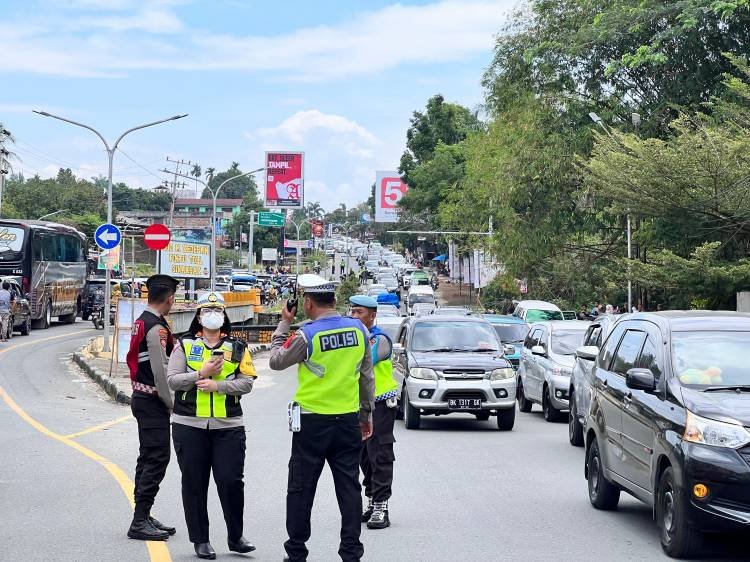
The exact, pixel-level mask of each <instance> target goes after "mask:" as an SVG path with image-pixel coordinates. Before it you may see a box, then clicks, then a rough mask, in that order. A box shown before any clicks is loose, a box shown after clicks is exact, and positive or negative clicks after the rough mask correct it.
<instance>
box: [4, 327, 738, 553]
mask: <svg viewBox="0 0 750 562" xmlns="http://www.w3.org/2000/svg"><path fill="white" fill-rule="evenodd" d="M89 326H90V324H89V323H82V322H79V323H78V324H76V325H74V326H58V325H55V326H53V327H52V328H51V329H50V330H46V331H37V332H33V333H32V335H31V336H29V337H15V338H14V339H13V340H12V341H11V342H9V343H5V344H0V387H1V388H2V391H0V427H1V428H2V430H0V447H2V451H3V454H2V461H1V462H0V466H1V467H2V470H1V471H0V518H1V519H0V520H1V521H2V524H1V525H0V545H2V547H0V560H8V561H35V560H40V561H41V560H44V561H52V560H65V561H82V560H83V561H88V560H91V561H102V562H103V561H113V562H115V561H116V562H122V561H131V560H133V561H137V560H144V561H145V560H169V559H170V557H171V559H172V560H195V559H196V558H195V555H194V552H193V548H192V545H191V544H190V543H189V542H188V540H187V531H186V528H185V523H184V519H183V514H182V508H181V502H180V489H179V482H180V474H179V469H178V467H177V463H176V461H175V460H174V458H173V462H172V463H171V464H170V467H169V471H168V474H167V477H166V479H165V482H164V484H163V486H162V490H161V492H160V494H159V496H158V498H157V501H156V505H155V508H154V515H155V516H156V517H157V518H159V519H161V520H162V521H164V522H167V523H171V524H174V525H175V526H176V527H177V529H178V530H177V535H176V536H174V537H172V538H171V539H170V540H169V541H168V543H166V545H165V544H152V543H149V544H148V545H147V544H146V543H142V542H139V541H133V540H129V539H127V538H126V536H125V533H126V530H127V527H128V524H129V522H130V519H131V514H132V511H131V506H130V504H129V499H128V494H129V490H128V487H129V486H132V483H131V482H130V480H132V477H133V470H134V464H135V459H136V455H137V435H136V426H135V422H134V420H132V418H130V417H129V413H130V411H129V408H128V407H125V406H121V405H118V404H115V403H113V402H112V401H110V400H109V398H107V397H106V396H105V395H103V394H102V393H101V392H100V391H99V390H98V387H96V386H94V385H93V384H92V383H91V382H89V381H88V379H87V378H86V377H85V376H83V375H82V374H80V373H79V372H78V371H77V370H76V369H75V368H73V367H72V366H71V363H70V361H69V355H70V353H71V352H72V351H74V350H75V349H77V348H78V347H79V346H81V345H82V344H83V343H84V342H85V341H86V339H87V338H89V337H91V336H92V335H93V334H94V332H93V331H92V330H90V329H89ZM256 359H257V361H256V362H257V366H258V368H259V370H260V378H259V380H258V382H257V384H256V387H255V390H254V391H253V393H252V394H251V395H250V396H248V397H246V398H245V399H244V400H243V406H244V409H245V412H246V420H245V421H246V429H247V433H248V442H247V463H246V472H245V480H246V494H245V496H246V513H245V536H246V537H247V538H248V539H249V540H251V541H252V542H254V544H255V545H256V546H257V547H258V550H257V551H256V552H255V553H253V554H252V555H249V556H245V557H244V558H246V559H248V560H263V561H266V560H269V561H279V560H281V558H282V556H283V554H284V552H283V547H282V543H283V541H284V540H285V538H286V536H285V530H284V498H285V488H286V481H287V461H288V456H289V448H290V435H289V432H288V431H287V428H286V403H287V401H288V400H289V399H290V397H291V396H292V394H293V391H294V387H295V378H296V377H295V374H294V372H293V371H292V370H288V371H285V372H281V373H275V372H270V371H269V370H268V369H267V367H266V365H267V363H266V361H267V360H266V359H265V358H264V357H263V356H262V355H259V356H258V357H257V358H256ZM29 416H30V417H29ZM516 420H517V421H516V427H515V429H514V430H513V431H512V432H508V433H501V432H499V431H497V429H496V426H495V424H494V422H493V421H492V420H490V421H487V422H478V421H476V420H475V419H474V418H473V417H470V416H467V415H454V416H447V417H441V418H425V419H424V420H423V429H421V430H419V431H406V430H404V429H403V425H402V423H401V422H397V435H396V438H397V440H398V443H397V445H396V457H397V462H396V470H395V484H394V497H393V499H392V500H391V504H390V508H391V521H392V526H391V528H389V529H387V530H380V531H372V530H368V529H366V528H364V529H363V533H362V536H363V542H364V543H365V559H366V560H372V561H387V562H393V561H398V562H405V561H465V560H466V561H468V560H524V561H527V560H545V561H546V560H550V559H554V560H608V561H611V560H649V561H651V560H660V559H664V556H663V555H662V552H661V548H660V546H659V542H658V536H657V532H656V529H655V527H654V524H653V523H652V521H651V516H650V511H649V509H648V508H647V507H646V506H644V505H642V504H641V503H639V502H637V501H635V500H633V499H631V498H629V497H628V496H625V495H623V499H622V501H621V503H620V509H619V510H618V511H616V512H611V513H603V512H599V511H595V510H594V509H593V508H592V507H591V506H590V505H589V502H588V498H587V494H586V481H585V480H584V478H583V450H582V449H577V448H573V447H571V446H570V445H569V444H568V442H567V433H566V431H567V428H566V425H565V424H549V423H546V422H545V421H544V420H543V419H542V415H541V412H539V411H536V410H535V411H534V412H533V413H531V414H522V413H519V414H518V415H517V418H516ZM92 428H94V430H93V431H90V432H88V433H83V434H80V432H84V431H87V430H89V429H92ZM97 428H98V429H97ZM66 436H67V437H66ZM126 491H128V494H126ZM210 514H211V515H210V517H211V524H212V527H211V529H212V531H211V536H212V544H213V546H214V547H215V548H216V550H217V552H218V559H219V560H221V559H224V560H240V559H242V558H243V556H241V555H237V554H230V553H229V552H228V551H227V549H226V530H225V527H224V523H223V520H222V516H221V511H220V507H219V504H218V500H217V497H216V493H215V489H213V487H212V489H211V492H210ZM338 525H339V515H338V511H337V506H336V503H335V496H334V493H333V487H332V481H331V478H330V473H329V472H328V470H326V471H324V473H323V476H322V478H321V481H320V484H319V487H318V496H317V499H316V503H315V507H314V511H313V536H312V539H311V540H310V542H309V544H308V546H309V548H310V561H311V562H312V561H326V562H328V561H334V560H337V559H338V558H337V556H336V550H337V543H338V528H339V527H338ZM149 545H150V546H149ZM738 548H740V547H738ZM729 554H730V557H731V556H733V557H734V559H742V558H743V557H744V553H743V552H740V551H739V550H738V551H736V552H734V553H732V552H730V553H729ZM720 556H727V551H726V550H722V543H721V541H714V544H713V546H712V547H711V548H709V550H708V551H707V553H706V557H707V558H710V559H717V558H719V557H720Z"/></svg>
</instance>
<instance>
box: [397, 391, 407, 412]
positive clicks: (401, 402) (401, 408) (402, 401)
mask: <svg viewBox="0 0 750 562" xmlns="http://www.w3.org/2000/svg"><path fill="white" fill-rule="evenodd" d="M404 404H406V386H405V385H404V390H402V391H401V397H400V398H399V400H398V405H397V406H396V419H397V420H402V419H404Z"/></svg>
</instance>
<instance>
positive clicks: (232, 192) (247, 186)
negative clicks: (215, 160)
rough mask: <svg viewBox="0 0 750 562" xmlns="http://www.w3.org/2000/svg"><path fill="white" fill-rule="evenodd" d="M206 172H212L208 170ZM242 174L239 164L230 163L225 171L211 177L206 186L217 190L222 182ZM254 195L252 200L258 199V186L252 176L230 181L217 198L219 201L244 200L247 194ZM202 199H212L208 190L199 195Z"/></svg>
mask: <svg viewBox="0 0 750 562" xmlns="http://www.w3.org/2000/svg"><path fill="white" fill-rule="evenodd" d="M208 170H212V169H211V168H209V169H208ZM208 170H207V174H208ZM241 173H242V170H241V169H240V164H239V162H232V165H231V166H230V167H229V168H228V169H227V170H226V171H225V172H219V173H218V174H213V175H211V177H210V179H209V181H208V185H209V187H210V188H211V189H217V188H218V187H219V186H220V185H221V184H222V183H223V182H224V181H226V180H228V179H229V178H231V177H234V176H237V175H239V174H241ZM251 193H252V194H254V197H253V199H258V186H257V184H256V183H255V178H254V177H253V176H243V177H241V178H237V179H235V180H232V181H230V182H229V183H227V184H226V185H225V186H224V187H222V188H221V192H220V193H219V198H221V199H245V197H246V196H248V194H251ZM201 197H202V198H204V199H209V198H211V197H212V195H211V192H210V191H209V190H208V189H204V190H203V194H202V195H201Z"/></svg>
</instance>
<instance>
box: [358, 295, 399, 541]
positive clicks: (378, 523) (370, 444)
mask: <svg viewBox="0 0 750 562" xmlns="http://www.w3.org/2000/svg"><path fill="white" fill-rule="evenodd" d="M349 303H350V304H351V314H352V316H353V317H354V318H357V319H359V320H360V321H361V322H362V323H363V324H364V325H365V327H366V328H367V329H368V330H369V332H370V345H371V346H372V362H373V370H374V372H375V409H374V410H373V412H372V422H373V423H372V437H370V438H369V439H368V440H367V441H365V442H364V443H363V444H362V455H361V459H360V466H361V467H362V473H363V474H364V482H363V484H364V487H365V496H366V497H367V509H365V512H364V513H363V514H362V522H363V523H364V522H366V523H367V528H368V529H385V528H386V527H389V526H390V524H391V521H390V519H389V517H388V500H389V499H390V497H391V486H392V484H393V461H394V460H396V457H395V456H394V454H393V444H394V443H395V442H396V439H395V438H394V437H393V423H394V421H395V420H396V406H397V402H398V393H399V386H400V385H399V383H398V382H397V381H396V380H395V379H394V378H393V363H392V361H391V354H392V352H393V342H391V338H390V337H388V335H387V334H386V333H385V332H383V331H382V330H381V329H380V328H378V327H377V326H376V325H375V319H376V317H377V314H378V301H376V300H375V299H374V298H372V297H368V296H365V295H355V296H353V297H351V298H350V299H349Z"/></svg>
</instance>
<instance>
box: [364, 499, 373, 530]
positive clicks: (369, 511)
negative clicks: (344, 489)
mask: <svg viewBox="0 0 750 562" xmlns="http://www.w3.org/2000/svg"><path fill="white" fill-rule="evenodd" d="M372 509H373V503H372V497H371V496H367V507H366V508H365V510H364V511H363V512H362V523H367V522H368V521H369V520H370V517H372Z"/></svg>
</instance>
